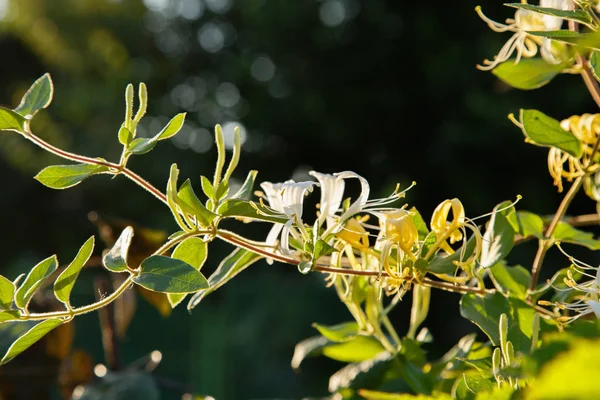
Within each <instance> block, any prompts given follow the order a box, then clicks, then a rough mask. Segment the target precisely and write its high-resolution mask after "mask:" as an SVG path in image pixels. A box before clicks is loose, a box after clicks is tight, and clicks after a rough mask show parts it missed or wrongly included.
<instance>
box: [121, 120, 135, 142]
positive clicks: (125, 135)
mask: <svg viewBox="0 0 600 400" xmlns="http://www.w3.org/2000/svg"><path fill="white" fill-rule="evenodd" d="M132 140H133V133H131V131H130V130H129V129H127V127H126V126H125V125H121V129H119V143H121V144H122V145H124V146H128V145H129V144H130V143H131V141H132Z"/></svg>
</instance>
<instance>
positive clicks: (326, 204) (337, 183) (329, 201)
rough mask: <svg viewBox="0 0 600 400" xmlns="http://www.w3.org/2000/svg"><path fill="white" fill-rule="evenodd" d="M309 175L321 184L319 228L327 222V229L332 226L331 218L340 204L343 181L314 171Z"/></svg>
mask: <svg viewBox="0 0 600 400" xmlns="http://www.w3.org/2000/svg"><path fill="white" fill-rule="evenodd" d="M309 174H310V175H312V176H314V177H315V178H317V181H319V183H320V184H321V202H320V204H321V208H320V210H321V214H320V215H319V220H318V221H319V226H321V225H323V222H325V221H327V227H328V228H329V227H331V226H332V225H333V221H334V220H333V217H334V215H335V213H336V212H337V210H338V209H339V208H340V205H341V204H342V198H343V197H344V187H345V182H344V180H343V179H341V178H339V177H336V176H334V175H331V174H322V173H320V172H316V171H310V172H309Z"/></svg>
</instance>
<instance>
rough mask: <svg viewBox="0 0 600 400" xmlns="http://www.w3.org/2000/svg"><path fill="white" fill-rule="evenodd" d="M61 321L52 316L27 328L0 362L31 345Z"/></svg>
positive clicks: (7, 360)
mask: <svg viewBox="0 0 600 400" xmlns="http://www.w3.org/2000/svg"><path fill="white" fill-rule="evenodd" d="M62 323H63V320H62V319H59V318H52V319H47V320H45V321H42V322H40V323H39V324H37V325H35V326H34V327H33V328H31V329H29V330H28V331H27V332H25V333H24V334H23V335H21V336H20V337H19V338H18V339H17V340H16V341H15V342H14V343H13V344H12V345H11V346H10V347H9V348H8V351H7V352H6V354H4V356H3V357H2V360H0V365H1V364H6V363H7V362H9V361H10V360H12V359H13V358H15V357H16V356H18V355H19V354H21V353H22V352H23V351H25V350H27V349H28V348H29V347H30V346H31V345H33V344H34V343H35V342H37V341H38V340H40V339H41V338H43V337H44V335H46V334H47V333H48V332H50V331H51V330H52V329H54V328H56V327H57V326H59V325H61V324H62Z"/></svg>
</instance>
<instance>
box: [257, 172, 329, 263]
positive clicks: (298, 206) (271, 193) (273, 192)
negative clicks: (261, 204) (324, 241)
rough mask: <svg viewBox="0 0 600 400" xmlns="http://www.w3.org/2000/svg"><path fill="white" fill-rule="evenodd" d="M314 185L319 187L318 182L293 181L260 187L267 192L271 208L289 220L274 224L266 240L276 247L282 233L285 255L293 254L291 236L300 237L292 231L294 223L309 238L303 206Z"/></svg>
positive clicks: (267, 183) (282, 245) (262, 184)
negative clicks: (305, 226)
mask: <svg viewBox="0 0 600 400" xmlns="http://www.w3.org/2000/svg"><path fill="white" fill-rule="evenodd" d="M314 185H317V182H294V181H293V180H288V181H285V182H283V183H271V182H263V183H261V185H260V187H261V188H262V189H263V190H264V191H265V196H266V197H267V201H268V202H269V207H271V208H272V209H273V210H275V211H277V212H280V213H283V214H285V215H286V216H287V217H288V218H289V220H288V221H287V222H286V223H285V224H279V223H275V224H273V227H272V228H271V231H270V232H269V234H268V235H267V239H266V243H267V244H268V245H270V246H275V245H276V244H277V238H278V237H279V236H280V233H281V252H282V253H283V254H288V255H289V254H292V251H291V250H290V247H289V236H290V235H292V236H298V237H299V235H298V234H297V233H296V231H295V230H293V229H292V225H293V224H294V223H296V226H297V227H298V229H299V230H300V233H301V234H302V235H303V236H307V235H306V231H305V230H304V226H303V224H302V205H303V203H304V197H305V196H306V195H307V194H308V193H309V192H312V190H313V186H314Z"/></svg>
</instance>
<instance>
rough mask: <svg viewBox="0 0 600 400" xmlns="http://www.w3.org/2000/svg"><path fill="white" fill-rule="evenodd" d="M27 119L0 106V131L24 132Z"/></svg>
mask: <svg viewBox="0 0 600 400" xmlns="http://www.w3.org/2000/svg"><path fill="white" fill-rule="evenodd" d="M26 123H27V121H26V120H25V118H23V117H22V116H21V115H19V114H17V113H16V112H14V111H13V110H9V109H8V108H4V107H0V131H15V132H24V131H25V124H26Z"/></svg>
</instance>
